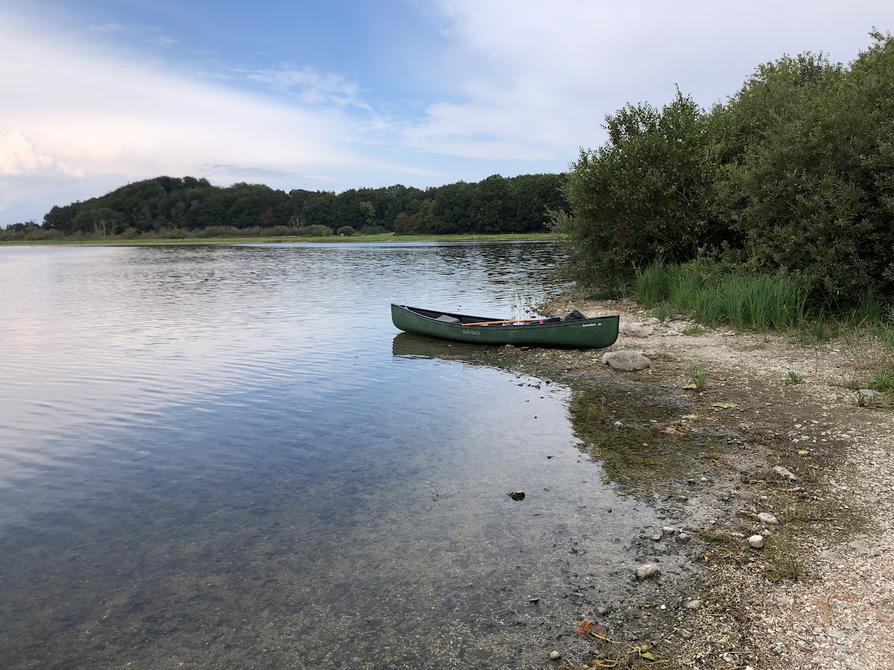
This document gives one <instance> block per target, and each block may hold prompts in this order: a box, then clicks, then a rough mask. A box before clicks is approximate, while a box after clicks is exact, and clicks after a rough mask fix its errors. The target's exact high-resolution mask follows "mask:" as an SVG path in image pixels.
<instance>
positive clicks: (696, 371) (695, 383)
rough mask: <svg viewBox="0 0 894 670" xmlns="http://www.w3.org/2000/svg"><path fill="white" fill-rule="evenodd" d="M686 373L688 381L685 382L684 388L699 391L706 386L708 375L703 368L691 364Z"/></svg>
mask: <svg viewBox="0 0 894 670" xmlns="http://www.w3.org/2000/svg"><path fill="white" fill-rule="evenodd" d="M686 374H687V375H689V383H688V384H686V387H685V388H689V389H694V390H696V391H698V392H699V393H701V392H702V391H704V390H705V389H706V388H707V386H708V375H707V373H706V372H705V369H704V368H702V367H701V366H699V365H692V366H690V367H689V369H688V370H687V371H686Z"/></svg>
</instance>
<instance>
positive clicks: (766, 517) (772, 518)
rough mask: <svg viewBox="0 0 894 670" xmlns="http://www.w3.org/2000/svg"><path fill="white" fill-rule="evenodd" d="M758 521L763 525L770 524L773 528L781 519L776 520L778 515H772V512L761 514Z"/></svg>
mask: <svg viewBox="0 0 894 670" xmlns="http://www.w3.org/2000/svg"><path fill="white" fill-rule="evenodd" d="M757 519H758V521H760V522H761V523H768V524H770V525H771V526H775V525H776V524H778V523H779V519H777V518H776V515H775V514H771V513H770V512H761V513H760V514H758V515H757Z"/></svg>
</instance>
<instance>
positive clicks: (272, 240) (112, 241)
mask: <svg viewBox="0 0 894 670" xmlns="http://www.w3.org/2000/svg"><path fill="white" fill-rule="evenodd" d="M562 239H564V236H563V235H561V234H560V233H496V234H489V235H482V234H453V235H394V234H393V233H382V234H378V235H350V236H341V235H326V236H320V237H299V236H294V235H276V236H270V237H264V236H255V237H185V238H139V237H137V238H131V239H125V238H106V239H102V238H100V239H59V240H4V241H0V247H34V246H54V247H55V246H75V247H154V246H200V245H215V246H224V245H238V244H277V243H280V244H282V243H285V244H296V243H298V244H302V243H313V244H357V243H369V242H396V243H401V242H531V241H545V242H546V241H559V240H562Z"/></svg>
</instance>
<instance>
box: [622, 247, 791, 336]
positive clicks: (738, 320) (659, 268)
mask: <svg viewBox="0 0 894 670" xmlns="http://www.w3.org/2000/svg"><path fill="white" fill-rule="evenodd" d="M634 297H635V298H636V300H637V302H639V303H641V304H643V305H645V306H647V307H653V306H655V305H659V304H664V303H667V304H669V305H670V307H671V308H672V309H673V311H675V312H681V313H683V314H689V315H692V316H694V317H695V318H696V319H698V320H699V321H701V322H702V323H705V324H708V325H710V326H716V325H719V324H723V323H726V324H729V325H731V326H732V327H733V328H736V329H739V330H743V329H745V328H752V329H755V330H767V329H771V328H772V329H775V330H783V329H785V328H788V327H790V326H796V325H798V324H800V323H801V322H802V321H803V320H804V318H805V310H806V302H807V292H806V291H805V290H804V289H803V287H802V286H801V285H800V284H799V282H797V281H796V280H794V279H791V278H789V277H782V276H766V275H748V274H742V273H725V274H723V273H716V275H715V276H710V275H705V274H700V273H697V272H696V271H695V270H694V269H693V268H692V267H690V266H688V265H679V264H673V263H664V262H661V261H659V262H656V263H653V264H652V265H649V266H647V267H645V268H641V269H638V270H637V272H636V284H635V289H634Z"/></svg>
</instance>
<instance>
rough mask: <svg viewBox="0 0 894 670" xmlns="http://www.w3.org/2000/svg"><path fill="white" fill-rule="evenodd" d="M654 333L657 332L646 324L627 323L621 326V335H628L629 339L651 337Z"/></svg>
mask: <svg viewBox="0 0 894 670" xmlns="http://www.w3.org/2000/svg"><path fill="white" fill-rule="evenodd" d="M653 332H655V329H654V328H652V326H650V325H648V324H645V323H628V322H626V321H625V322H624V323H622V324H621V335H626V336H627V337H649V335H651V334H652V333H653Z"/></svg>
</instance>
